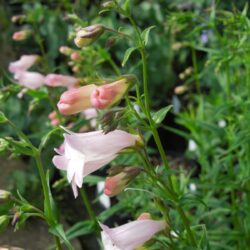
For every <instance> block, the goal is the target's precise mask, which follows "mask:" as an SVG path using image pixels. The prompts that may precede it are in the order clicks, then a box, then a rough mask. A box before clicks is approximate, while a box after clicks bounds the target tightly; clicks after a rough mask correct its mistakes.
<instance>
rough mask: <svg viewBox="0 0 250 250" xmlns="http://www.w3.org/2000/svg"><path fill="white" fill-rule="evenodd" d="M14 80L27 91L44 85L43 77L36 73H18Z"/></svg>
mask: <svg viewBox="0 0 250 250" xmlns="http://www.w3.org/2000/svg"><path fill="white" fill-rule="evenodd" d="M14 78H15V79H16V80H17V81H18V83H19V84H20V85H22V86H24V87H26V88H28V89H37V88H40V87H41V86H42V85H43V84H44V76H43V75H42V74H40V73H37V72H28V71H24V72H18V73H16V74H15V77H14Z"/></svg>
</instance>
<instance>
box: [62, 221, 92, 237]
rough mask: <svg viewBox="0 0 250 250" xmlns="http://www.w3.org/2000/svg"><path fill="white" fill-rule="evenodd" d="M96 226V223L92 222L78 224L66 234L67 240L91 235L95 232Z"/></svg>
mask: <svg viewBox="0 0 250 250" xmlns="http://www.w3.org/2000/svg"><path fill="white" fill-rule="evenodd" d="M94 225H95V224H94V222H93V221H90V220H87V221H82V222H78V223H76V224H75V225H73V226H72V227H71V228H70V229H69V230H68V231H67V232H66V235H67V238H68V239H73V238H76V237H79V236H82V235H87V234H91V233H93V232H94Z"/></svg>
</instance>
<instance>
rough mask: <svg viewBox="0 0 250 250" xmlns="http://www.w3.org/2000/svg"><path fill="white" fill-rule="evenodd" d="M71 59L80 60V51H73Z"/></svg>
mask: <svg viewBox="0 0 250 250" xmlns="http://www.w3.org/2000/svg"><path fill="white" fill-rule="evenodd" d="M70 59H71V60H72V61H79V60H80V59H81V56H80V54H79V53H78V52H76V51H74V52H72V53H71V55H70Z"/></svg>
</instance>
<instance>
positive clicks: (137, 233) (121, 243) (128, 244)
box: [100, 219, 166, 250]
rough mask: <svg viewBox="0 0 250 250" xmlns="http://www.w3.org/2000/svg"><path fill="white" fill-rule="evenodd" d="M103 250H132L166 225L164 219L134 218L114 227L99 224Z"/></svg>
mask: <svg viewBox="0 0 250 250" xmlns="http://www.w3.org/2000/svg"><path fill="white" fill-rule="evenodd" d="M100 226H101V228H102V232H101V235H102V242H103V245H104V249H105V250H134V249H136V248H137V247H140V246H142V245H143V244H144V243H145V242H147V241H148V240H150V239H151V238H152V237H153V236H154V235H155V234H156V233H158V232H160V231H161V230H163V229H164V228H165V227H166V223H165V222H164V221H156V220H150V219H146V220H136V221H132V222H129V223H127V224H124V225H122V226H119V227H116V228H109V227H107V226H106V225H103V224H100Z"/></svg>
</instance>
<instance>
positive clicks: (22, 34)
mask: <svg viewBox="0 0 250 250" xmlns="http://www.w3.org/2000/svg"><path fill="white" fill-rule="evenodd" d="M31 33H32V31H31V30H21V31H17V32H15V33H14V34H13V35H12V39H13V40H14V41H23V40H25V39H27V38H28V37H29V36H30V35H31Z"/></svg>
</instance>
